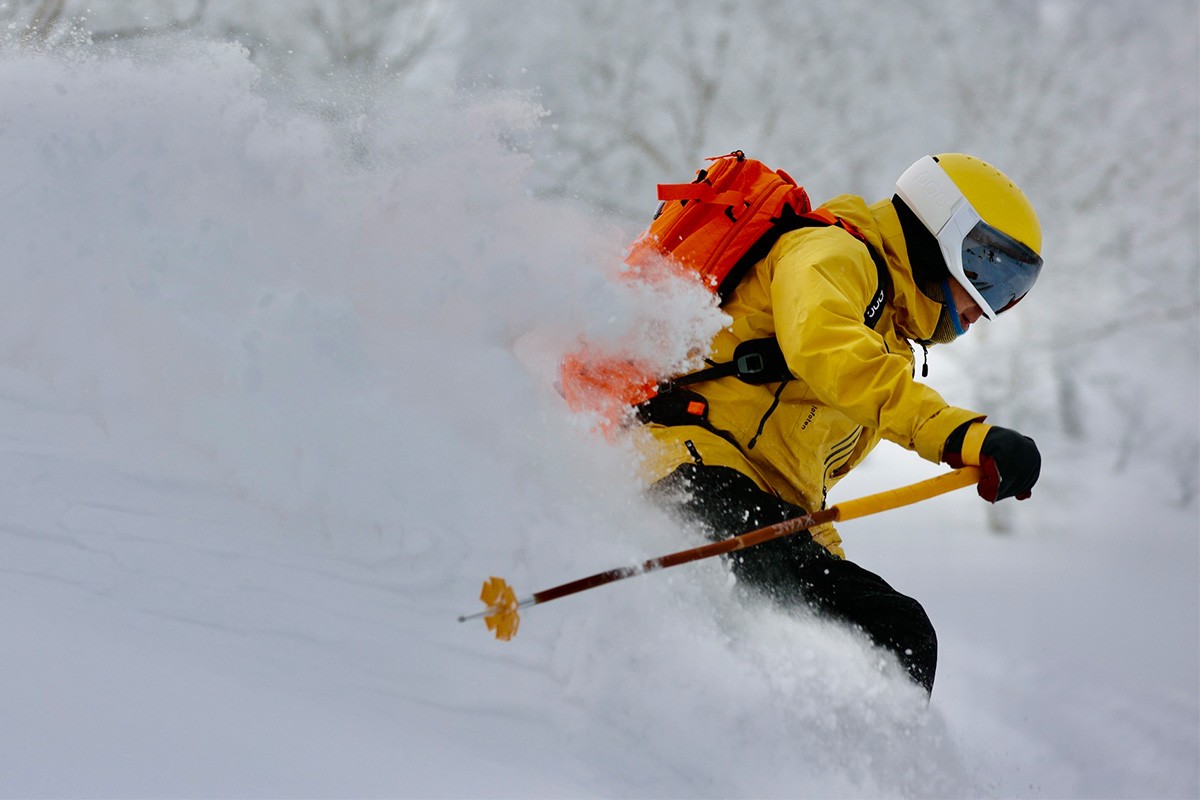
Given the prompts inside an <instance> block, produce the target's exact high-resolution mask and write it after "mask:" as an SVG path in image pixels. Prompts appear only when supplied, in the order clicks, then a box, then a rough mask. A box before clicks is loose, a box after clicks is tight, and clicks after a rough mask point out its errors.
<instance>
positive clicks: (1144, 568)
mask: <svg viewBox="0 0 1200 800" xmlns="http://www.w3.org/2000/svg"><path fill="white" fill-rule="evenodd" d="M537 116H538V111H537V109H536V108H534V107H532V106H530V105H529V104H528V103H526V102H525V101H522V100H520V99H514V98H510V97H505V96H502V95H490V96H465V95H460V96H456V97H433V96H426V97H405V98H393V100H392V102H391V103H390V104H389V103H383V104H382V105H381V106H380V107H379V108H378V109H377V112H376V115H375V116H373V117H372V118H370V119H365V118H364V119H361V120H358V121H357V122H356V123H355V125H356V130H355V131H354V133H355V134H356V135H359V136H364V135H365V136H368V137H371V139H372V141H373V143H374V145H375V146H374V147H373V148H372V150H371V153H372V155H371V157H370V158H369V159H366V160H363V161H360V162H354V161H353V160H347V159H346V158H344V157H343V156H342V155H341V154H342V153H343V152H344V148H342V147H341V146H340V145H341V143H340V142H339V141H338V140H337V139H336V138H335V137H336V136H337V132H336V131H331V130H330V129H329V128H328V127H327V126H325V125H323V124H321V123H319V122H317V121H314V120H312V119H310V118H309V117H307V116H305V115H304V114H302V113H300V112H299V111H296V110H294V109H292V108H291V107H289V106H288V105H286V104H284V103H281V102H279V101H277V100H274V99H271V95H270V93H269V92H267V91H266V90H265V89H263V88H261V87H259V86H258V76H257V75H256V72H255V70H254V68H253V67H251V66H250V64H249V63H248V61H247V59H246V57H245V54H244V53H242V52H241V51H239V50H237V49H236V48H232V47H227V46H216V45H211V46H200V45H196V46H187V47H180V48H179V49H178V50H177V52H175V53H173V54H172V55H170V56H169V57H162V58H158V59H144V58H143V59H132V58H129V57H125V56H119V55H113V56H111V57H107V58H102V59H95V58H90V57H87V58H85V57H77V58H75V59H71V58H68V57H63V56H59V57H48V56H40V55H34V54H30V53H24V54H14V53H8V54H4V55H3V56H2V57H0V176H2V177H0V182H2V185H3V189H4V191H3V193H2V195H0V196H2V198H3V207H2V208H0V231H2V233H3V242H4V244H3V247H4V251H5V253H6V254H7V258H6V259H5V260H4V265H3V270H4V293H3V298H2V300H0V302H2V303H3V305H2V307H0V437H2V438H0V442H2V445H0V447H2V450H0V453H2V456H0V470H2V473H3V474H2V478H3V479H2V480H0V508H2V509H3V514H2V516H0V576H2V577H0V598H2V603H3V609H4V613H3V614H0V641H2V642H3V650H2V652H0V676H2V677H3V680H0V715H2V718H3V719H4V722H5V724H4V726H3V727H2V728H0V795H2V796H5V797H16V796H24V797H34V796H55V797H68V796H109V797H115V796H123V797H139V796H147V797H174V796H206V797H221V796H238V797H248V796H297V797H298V796H360V797H361V796H397V797H400V796H421V797H461V796H495V797H580V796H628V797H707V796H713V797H717V796H719V797H732V796H755V797H772V796H779V797H827V796H846V797H853V796H879V795H884V796H947V797H964V796H1004V797H1009V796H1012V797H1017V796H1020V797H1076V796H1078V797H1098V796H1111V797H1118V796H1122V797H1124V796H1128V797H1195V796H1197V795H1198V794H1200V734H1198V731H1200V703H1198V695H1200V644H1198V639H1200V611H1198V609H1200V546H1198V538H1200V537H1198V535H1197V534H1198V528H1200V525H1198V521H1197V509H1196V506H1195V503H1194V501H1193V502H1192V504H1191V505H1189V506H1186V507H1183V508H1180V507H1178V506H1174V505H1171V504H1170V502H1168V497H1167V493H1166V492H1163V491H1159V487H1160V485H1162V484H1163V483H1165V482H1166V477H1165V476H1164V475H1161V474H1159V473H1157V472H1155V471H1154V469H1153V468H1151V467H1147V466H1144V465H1143V466H1141V467H1137V468H1135V469H1127V470H1126V471H1125V472H1123V473H1120V474H1114V473H1113V470H1112V467H1111V459H1110V458H1108V456H1107V455H1106V454H1105V453H1103V452H1099V451H1095V450H1090V449H1088V448H1087V447H1083V446H1076V447H1075V448H1074V449H1073V448H1071V447H1068V446H1065V445H1063V446H1057V447H1054V448H1052V451H1051V450H1048V451H1047V464H1046V470H1045V473H1044V478H1043V481H1042V483H1041V484H1040V485H1039V487H1038V491H1036V492H1035V495H1034V498H1033V500H1031V501H1029V502H1027V503H1023V504H1020V506H1019V507H1018V508H1016V509H1015V511H1014V514H1013V519H1014V524H1015V529H1016V530H1015V532H1014V533H1011V534H1008V535H1005V536H998V535H995V534H992V533H989V532H988V531H987V530H986V525H985V521H984V515H983V513H982V503H981V502H980V501H979V500H978V499H977V498H975V497H974V496H973V495H972V494H971V493H970V492H969V491H967V492H958V493H956V494H954V495H951V496H947V497H943V498H940V499H938V500H934V501H929V502H928V503H925V504H922V505H920V506H917V507H913V508H909V509H904V510H900V511H895V512H890V513H888V514H886V515H881V516H880V517H876V518H870V519H865V520H861V521H857V522H854V523H849V524H847V525H845V526H843V530H842V533H843V536H844V537H845V539H846V544H847V550H848V552H849V554H850V555H851V557H853V558H855V559H856V560H858V561H859V562H860V563H862V564H863V565H864V566H867V567H868V568H871V569H874V570H876V571H878V572H881V573H883V574H884V575H885V576H886V577H887V578H888V579H889V580H890V581H891V582H892V583H893V584H894V585H896V586H898V587H899V588H901V589H902V590H905V591H907V592H909V593H911V594H913V595H915V596H917V597H918V598H920V599H921V601H922V602H923V603H924V604H925V605H926V607H927V609H928V610H929V612H930V615H931V616H932V618H933V620H934V621H935V623H936V624H937V626H938V630H939V635H940V641H941V651H942V658H941V663H940V668H939V675H938V684H937V687H936V688H935V692H934V696H933V700H932V703H927V702H926V700H925V698H924V696H923V693H922V692H920V691H919V690H917V689H915V688H914V687H912V686H910V685H909V683H908V682H907V680H906V679H905V678H904V677H903V676H902V675H901V674H900V672H899V670H898V668H897V667H896V666H895V665H894V664H893V663H891V662H890V661H889V660H888V659H887V658H886V657H884V656H883V655H881V654H880V653H879V652H878V651H875V650H873V649H872V648H870V647H869V646H868V645H866V644H865V643H864V642H862V641H861V640H860V639H859V638H858V637H857V636H856V635H855V634H853V633H852V632H850V631H847V630H845V629H843V628H840V627H838V626H835V625H832V624H829V623H828V622H825V621H822V620H820V619H814V618H812V617H808V616H805V615H789V614H786V613H783V612H780V611H777V610H774V609H772V608H768V607H763V606H760V605H756V604H754V603H749V602H746V601H745V600H744V598H741V597H739V595H738V593H737V591H736V587H733V586H731V584H730V582H729V579H728V577H727V575H726V574H725V572H724V570H722V568H721V567H720V565H719V564H717V563H715V562H705V563H702V564H695V565H690V566H685V567H680V568H678V569H675V570H671V571H668V572H664V573H659V574H656V575H651V576H644V577H639V578H635V579H631V580H628V581H625V582H622V583H620V584H617V585H615V586H609V587H604V588H601V589H597V590H594V591H592V592H588V593H586V594H583V595H579V596H576V597H571V598H566V599H563V600H560V601H557V602H555V603H552V604H547V605H545V606H541V607H538V608H535V609H530V610H528V611H526V612H525V613H524V615H523V622H522V628H521V631H520V634H519V635H518V636H517V637H516V639H514V640H513V641H512V642H508V643H503V642H497V641H495V640H493V639H491V638H490V637H489V636H488V635H487V634H486V633H485V631H484V629H483V626H482V624H481V623H473V624H458V623H456V622H455V617H456V616H457V615H458V614H461V613H464V612H472V611H475V610H476V609H477V608H478V607H479V603H478V601H477V595H478V591H479V585H480V583H481V582H482V580H483V579H484V578H485V577H487V576H489V575H500V576H503V577H505V578H506V579H508V580H509V581H510V582H511V583H512V584H513V585H514V586H515V587H516V589H517V591H518V593H519V594H527V593H530V592H533V591H535V590H538V589H543V588H547V587H549V586H552V585H555V584H558V583H561V582H564V581H567V580H571V579H573V578H577V577H581V576H583V575H587V574H591V573H593V572H596V571H599V570H602V569H606V568H608V567H612V566H617V565H622V564H628V563H634V562H636V561H640V560H642V559H644V558H647V557H650V556H654V555H660V554H662V553H666V552H671V551H674V550H678V549H682V548H684V547H689V546H692V545H694V544H696V543H697V542H698V541H699V540H698V538H697V536H696V534H695V533H694V532H690V531H687V530H681V529H679V528H678V527H676V526H675V525H673V524H672V523H671V522H670V521H669V520H667V519H666V518H664V517H663V516H662V515H661V514H660V513H659V512H657V511H656V510H654V509H653V508H650V507H648V506H647V505H645V504H644V503H643V501H642V500H641V499H640V497H639V495H638V488H637V481H636V478H635V477H634V475H633V474H632V470H631V467H630V457H629V453H628V452H627V449H626V448H625V447H624V446H622V445H617V446H610V445H608V444H605V443H604V442H603V441H602V440H600V439H598V438H597V437H595V436H593V435H591V434H590V433H589V431H588V427H587V425H586V422H585V421H582V420H579V419H574V418H571V417H570V416H568V415H567V414H566V412H565V411H564V409H563V408H562V407H561V404H560V403H559V401H558V399H557V397H556V395H555V393H554V391H553V387H552V386H551V385H550V384H551V382H550V380H549V379H548V377H547V376H548V375H549V374H550V366H551V365H552V364H553V361H554V359H555V358H556V357H557V355H558V354H559V353H560V352H561V348H563V347H566V346H567V344H568V343H569V341H570V339H571V338H572V337H574V336H575V335H576V334H578V333H579V332H580V331H587V332H588V333H589V334H590V335H592V336H594V337H601V338H602V337H604V336H606V335H611V336H613V337H614V338H619V337H620V336H622V335H626V334H628V333H629V332H630V331H635V332H638V331H639V330H640V329H639V328H638V326H639V325H643V324H644V323H645V320H646V319H648V318H649V315H648V313H647V312H648V311H649V310H652V309H657V310H658V312H659V316H661V317H662V318H664V319H666V320H667V321H668V323H669V324H667V325H666V327H665V329H661V330H660V329H655V328H653V327H651V329H649V333H647V331H646V330H641V332H640V334H639V335H641V334H645V335H650V336H653V337H657V338H656V339H655V340H654V341H656V342H658V343H660V344H661V343H662V342H664V341H665V342H667V343H668V344H669V345H670V346H671V347H674V348H676V349H677V351H678V352H679V353H683V352H685V351H686V346H687V344H688V343H689V342H691V341H694V340H695V339H696V338H698V337H699V338H703V336H704V335H705V334H706V332H707V331H710V330H711V326H712V325H713V324H714V321H715V320H716V319H717V317H716V315H715V314H714V313H712V312H711V311H710V312H707V313H704V312H694V311H693V312H691V313H689V312H688V311H686V309H689V308H692V307H693V306H692V304H691V302H690V301H691V300H692V299H693V298H689V297H687V296H686V293H683V292H681V293H678V294H676V295H670V296H666V297H662V296H660V297H655V298H650V299H649V300H647V299H646V298H639V297H636V296H633V295H631V294H630V293H629V291H628V289H627V288H625V287H622V286H621V285H620V284H619V283H618V282H613V281H611V280H609V279H608V278H607V277H606V273H611V272H612V270H613V269H614V267H613V265H614V264H618V263H619V253H620V250H621V248H622V247H623V245H624V244H625V239H626V236H627V234H628V231H622V230H619V229H618V227H617V226H616V225H612V224H609V223H606V222H605V221H604V220H603V219H599V218H597V217H595V216H593V215H589V214H586V213H583V212H582V211H580V210H579V209H577V208H572V207H570V206H567V205H563V204H554V203H548V202H545V201H541V200H538V199H536V198H534V197H533V196H531V195H530V194H529V193H528V192H527V191H526V190H525V189H524V188H523V185H522V178H523V176H524V175H525V174H526V171H527V169H528V166H529V165H528V161H527V158H526V157H524V156H521V155H519V154H516V153H514V152H513V151H512V150H511V149H510V148H508V147H506V146H505V145H504V142H505V141H506V140H512V139H514V138H515V139H519V138H520V135H521V131H522V130H528V128H529V126H531V125H534V124H536V122H537ZM556 348H557V349H556ZM942 361H943V363H944V361H945V360H944V359H943V360H942ZM939 369H942V372H941V373H939V371H938V370H939ZM949 371H950V372H951V374H949V375H946V374H945V373H946V372H947V370H946V369H944V368H943V366H942V365H939V363H938V361H937V357H936V352H935V355H934V380H935V382H936V381H937V380H938V379H939V377H940V376H941V375H944V376H945V377H944V378H943V380H945V381H946V382H947V384H949V385H950V386H953V385H954V382H955V375H954V374H953V369H952V367H951V368H950V370H949ZM937 471H938V470H937V468H936V467H934V466H933V465H929V464H925V463H923V462H921V461H919V460H917V459H915V457H911V456H910V455H909V454H907V453H904V452H903V451H899V450H898V449H896V448H891V447H885V448H881V451H880V452H879V453H878V454H877V455H876V457H874V459H873V461H872V462H871V463H870V464H869V465H868V466H866V467H864V469H863V471H862V474H861V475H855V476H853V477H852V479H850V480H848V481H847V482H846V483H844V484H843V488H840V489H839V490H838V497H835V498H834V500H837V499H847V498H850V497H853V496H856V495H857V494H860V493H863V492H866V491H874V490H877V489H882V488H886V487H888V486H892V485H897V484H901V483H908V482H911V481H913V480H916V479H918V478H921V477H925V476H928V475H931V474H934V473H936V472H937Z"/></svg>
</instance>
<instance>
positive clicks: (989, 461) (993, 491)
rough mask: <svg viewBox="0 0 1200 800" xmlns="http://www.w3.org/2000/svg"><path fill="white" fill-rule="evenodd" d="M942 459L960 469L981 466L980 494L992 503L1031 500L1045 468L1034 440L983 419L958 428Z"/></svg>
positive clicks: (949, 440)
mask: <svg viewBox="0 0 1200 800" xmlns="http://www.w3.org/2000/svg"><path fill="white" fill-rule="evenodd" d="M976 426H978V427H976ZM972 428H975V429H974V430H971V429H972ZM942 460H943V461H945V462H946V463H947V464H949V465H950V466H952V467H954V468H956V469H957V468H958V467H963V466H967V465H970V466H978V467H979V468H980V470H982V472H983V475H982V477H980V479H979V487H978V488H979V496H980V497H982V498H983V499H984V500H987V501H988V502H989V503H995V502H996V501H998V500H1003V499H1005V498H1006V497H1015V498H1017V499H1018V500H1025V499H1028V497H1029V495H1030V494H1031V490H1032V489H1033V485H1034V484H1035V483H1037V479H1038V476H1039V475H1040V474H1041V471H1042V455H1041V453H1039V452H1038V449H1037V445H1036V444H1034V442H1033V439H1030V438H1029V437H1028V436H1023V435H1021V434H1020V433H1017V432H1016V431H1014V430H1010V429H1008V428H999V427H995V426H993V425H985V424H983V423H982V422H967V423H965V424H963V425H960V426H958V427H957V428H955V429H954V433H952V434H950V436H949V438H947V439H946V446H945V448H943V450H942Z"/></svg>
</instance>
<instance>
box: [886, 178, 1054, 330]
mask: <svg viewBox="0 0 1200 800" xmlns="http://www.w3.org/2000/svg"><path fill="white" fill-rule="evenodd" d="M896 190H897V193H898V194H899V195H900V196H901V198H902V199H903V200H904V201H905V202H906V203H908V206H909V208H911V209H912V210H913V212H914V213H916V215H917V216H918V217H919V218H920V220H921V222H923V223H924V224H925V227H927V228H928V229H929V230H931V231H937V234H936V235H937V241H938V247H939V249H940V250H941V252H942V257H943V258H944V259H945V261H946V267H947V268H948V269H949V270H950V275H951V276H952V277H953V278H954V280H955V281H957V282H958V283H959V284H960V285H961V286H962V287H963V289H965V290H966V292H967V294H969V295H970V296H971V298H972V299H973V300H974V301H975V302H976V303H977V304H978V305H979V310H980V311H982V312H983V315H984V316H985V317H987V318H988V319H995V318H996V315H997V314H999V313H1001V312H1002V311H1007V310H1008V309H1010V308H1012V307H1013V306H1014V305H1016V304H1017V303H1018V302H1019V301H1020V300H1021V298H1023V297H1024V296H1025V294H1026V293H1027V292H1028V291H1029V290H1030V288H1032V287H1033V284H1034V282H1035V281H1037V277H1038V274H1039V273H1041V271H1042V259H1041V257H1040V256H1039V255H1038V254H1037V253H1035V252H1034V251H1033V249H1032V248H1030V247H1028V246H1027V245H1024V244H1022V243H1021V242H1019V241H1017V240H1016V239H1014V238H1013V237H1011V236H1009V235H1008V234H1006V233H1004V232H1003V231H1001V230H999V229H998V228H995V227H993V226H992V225H989V224H988V223H986V222H984V221H983V218H982V217H980V216H979V212H978V211H976V210H975V207H974V206H973V205H971V202H970V201H969V200H967V198H966V196H965V195H964V194H963V193H962V190H961V189H959V188H958V186H957V184H955V183H954V181H953V180H951V179H950V176H949V175H947V174H946V171H945V170H944V169H942V167H941V166H940V165H939V164H938V163H937V160H936V159H934V158H933V157H932V156H925V157H924V158H921V159H920V160H918V161H917V163H915V164H913V165H912V166H911V167H909V168H908V170H906V171H905V173H904V174H903V175H901V176H900V180H899V181H898V182H897V184H896Z"/></svg>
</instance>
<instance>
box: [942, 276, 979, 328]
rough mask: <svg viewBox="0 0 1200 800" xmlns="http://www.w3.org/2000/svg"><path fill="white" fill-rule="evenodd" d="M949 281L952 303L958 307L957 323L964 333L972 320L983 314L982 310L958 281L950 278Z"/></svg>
mask: <svg viewBox="0 0 1200 800" xmlns="http://www.w3.org/2000/svg"><path fill="white" fill-rule="evenodd" d="M949 283H950V294H952V295H954V305H955V307H956V308H958V324H959V325H960V326H962V329H963V332H964V333H965V332H966V331H967V329H968V328H970V327H971V323H972V322H975V321H976V320H977V319H979V318H980V317H982V316H983V311H982V310H981V309H980V308H979V304H978V303H976V302H975V300H974V298H972V297H971V295H969V294H967V290H966V289H964V288H963V287H962V285H960V284H959V282H958V281H956V280H951V281H950V282H949Z"/></svg>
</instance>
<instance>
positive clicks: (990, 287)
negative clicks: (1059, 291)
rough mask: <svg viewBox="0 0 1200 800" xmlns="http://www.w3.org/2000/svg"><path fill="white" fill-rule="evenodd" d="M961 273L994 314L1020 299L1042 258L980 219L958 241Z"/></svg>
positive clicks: (1039, 269) (1024, 293)
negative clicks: (961, 265) (960, 249)
mask: <svg viewBox="0 0 1200 800" xmlns="http://www.w3.org/2000/svg"><path fill="white" fill-rule="evenodd" d="M962 260H963V272H964V273H965V274H966V276H967V279H968V280H970V281H971V284H972V285H973V286H974V287H975V288H976V289H977V290H978V291H979V294H980V295H982V296H983V299H984V300H986V301H987V304H988V305H989V306H991V307H992V309H993V310H994V311H995V312H996V313H997V314H999V313H1001V312H1004V311H1007V310H1008V309H1010V308H1012V307H1013V306H1015V305H1016V304H1017V303H1018V302H1020V300H1021V298H1023V297H1024V296H1025V295H1026V293H1027V292H1028V291H1029V290H1030V289H1031V288H1033V284H1034V283H1035V282H1036V281H1037V278H1038V275H1039V274H1040V273H1041V271H1042V259H1041V257H1040V256H1039V255H1038V254H1037V253H1035V252H1033V250H1031V249H1030V248H1029V247H1026V246H1025V245H1023V244H1021V243H1020V242H1018V241H1017V240H1016V239H1014V238H1012V237H1011V236H1009V235H1008V234H1006V233H1004V232H1002V231H1000V230H997V229H996V228H993V227H992V226H991V225H988V224H987V223H986V222H983V221H982V220H981V221H980V222H979V223H978V224H976V225H975V227H974V228H972V229H971V232H970V233H968V234H967V236H966V238H965V239H963V244H962Z"/></svg>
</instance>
